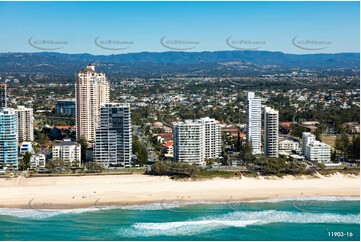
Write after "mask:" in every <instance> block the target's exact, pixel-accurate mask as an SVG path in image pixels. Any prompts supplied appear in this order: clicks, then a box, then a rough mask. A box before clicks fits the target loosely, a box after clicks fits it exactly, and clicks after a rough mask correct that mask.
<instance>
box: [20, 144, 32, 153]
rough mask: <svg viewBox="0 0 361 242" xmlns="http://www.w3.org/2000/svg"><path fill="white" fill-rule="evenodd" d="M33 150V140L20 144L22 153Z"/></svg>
mask: <svg viewBox="0 0 361 242" xmlns="http://www.w3.org/2000/svg"><path fill="white" fill-rule="evenodd" d="M32 152H33V145H32V144H31V142H23V143H21V146H20V155H25V154H26V153H32Z"/></svg>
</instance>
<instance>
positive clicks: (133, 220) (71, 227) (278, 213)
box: [0, 197, 360, 241]
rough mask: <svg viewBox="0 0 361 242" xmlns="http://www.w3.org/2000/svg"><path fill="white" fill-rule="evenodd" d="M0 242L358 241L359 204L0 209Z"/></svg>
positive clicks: (307, 201) (332, 200)
mask: <svg viewBox="0 0 361 242" xmlns="http://www.w3.org/2000/svg"><path fill="white" fill-rule="evenodd" d="M0 239H1V240H157V241H159V240H188V241H191V240H193V241H194V240H204V241H212V240H227V241H229V240H258V241H259V240H284V241H289V240H330V241H331V240H352V241H359V240H360V201H359V200H358V199H357V200H356V199H355V198H351V197H349V198H337V197H323V198H321V197H313V198H290V199H278V200H277V199H271V200H265V201H249V202H237V201H228V202H224V203H205V202H201V203H183V202H172V203H167V202H162V203H157V204H149V205H134V206H122V207H113V206H107V207H104V206H102V207H101V206H97V207H92V208H84V209H71V210H47V209H45V210H38V209H9V208H0Z"/></svg>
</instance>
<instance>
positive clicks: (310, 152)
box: [305, 140, 331, 162]
mask: <svg viewBox="0 0 361 242" xmlns="http://www.w3.org/2000/svg"><path fill="white" fill-rule="evenodd" d="M305 157H306V159H308V160H311V161H318V162H330V161H331V147H330V146H329V145H327V144H325V143H322V142H320V141H317V140H316V141H313V142H311V143H309V144H307V146H306V153H305Z"/></svg>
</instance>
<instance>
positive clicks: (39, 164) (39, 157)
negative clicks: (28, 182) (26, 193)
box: [30, 153, 46, 169]
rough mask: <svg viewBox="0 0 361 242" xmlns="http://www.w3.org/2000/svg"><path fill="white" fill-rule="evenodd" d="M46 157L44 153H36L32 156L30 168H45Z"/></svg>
mask: <svg viewBox="0 0 361 242" xmlns="http://www.w3.org/2000/svg"><path fill="white" fill-rule="evenodd" d="M45 165H46V158H45V155H44V154H39V153H38V154H34V155H32V156H31V158H30V168H33V169H35V168H45Z"/></svg>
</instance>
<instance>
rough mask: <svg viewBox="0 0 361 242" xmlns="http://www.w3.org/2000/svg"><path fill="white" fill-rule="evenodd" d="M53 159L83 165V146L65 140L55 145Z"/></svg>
mask: <svg viewBox="0 0 361 242" xmlns="http://www.w3.org/2000/svg"><path fill="white" fill-rule="evenodd" d="M52 153H53V159H57V158H58V159H62V160H63V161H64V162H78V163H79V165H80V163H81V145H80V144H78V143H76V142H73V141H71V140H70V139H64V140H63V141H62V142H60V143H58V144H54V145H53V149H52Z"/></svg>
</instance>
